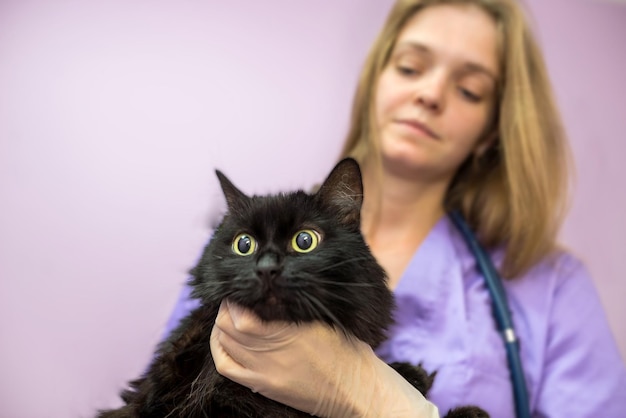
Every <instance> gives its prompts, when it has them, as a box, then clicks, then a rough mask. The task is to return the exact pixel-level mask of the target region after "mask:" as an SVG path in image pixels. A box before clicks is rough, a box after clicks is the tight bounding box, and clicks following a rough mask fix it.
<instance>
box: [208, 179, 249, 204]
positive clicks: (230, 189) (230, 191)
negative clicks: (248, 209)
mask: <svg viewBox="0 0 626 418" xmlns="http://www.w3.org/2000/svg"><path fill="white" fill-rule="evenodd" d="M215 174H216V175H217V179H218V180H219V181H220V186H221V187H222V192H223V193H224V197H225V198H226V204H227V205H228V209H230V210H231V211H232V210H233V209H234V208H236V207H239V206H240V204H241V203H242V202H244V201H247V200H248V196H246V195H245V194H243V192H242V191H241V190H239V189H238V188H237V187H235V185H234V184H233V183H232V182H231V181H230V180H228V178H227V177H226V176H225V175H224V174H223V173H222V172H221V171H220V170H215Z"/></svg>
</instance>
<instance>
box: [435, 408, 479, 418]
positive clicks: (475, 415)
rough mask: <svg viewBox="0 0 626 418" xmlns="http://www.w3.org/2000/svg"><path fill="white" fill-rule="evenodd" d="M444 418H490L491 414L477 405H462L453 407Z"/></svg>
mask: <svg viewBox="0 0 626 418" xmlns="http://www.w3.org/2000/svg"><path fill="white" fill-rule="evenodd" d="M443 418H489V414H488V413H487V412H485V411H483V410H482V409H480V408H478V407H477V406H462V407H459V408H454V409H451V410H450V411H449V412H448V413H447V414H446V416H445V417H443Z"/></svg>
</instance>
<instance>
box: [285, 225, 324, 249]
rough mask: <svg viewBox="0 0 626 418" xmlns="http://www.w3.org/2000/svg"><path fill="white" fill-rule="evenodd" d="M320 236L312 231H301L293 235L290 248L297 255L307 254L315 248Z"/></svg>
mask: <svg viewBox="0 0 626 418" xmlns="http://www.w3.org/2000/svg"><path fill="white" fill-rule="evenodd" d="M319 242H320V236H319V234H318V233H317V232H315V231H313V230H312V229H303V230H301V231H298V232H296V233H295V235H294V236H293V238H292V239H291V247H292V248H293V249H294V250H295V251H297V252H299V253H308V252H311V251H313V250H314V249H315V248H317V245H318V244H319Z"/></svg>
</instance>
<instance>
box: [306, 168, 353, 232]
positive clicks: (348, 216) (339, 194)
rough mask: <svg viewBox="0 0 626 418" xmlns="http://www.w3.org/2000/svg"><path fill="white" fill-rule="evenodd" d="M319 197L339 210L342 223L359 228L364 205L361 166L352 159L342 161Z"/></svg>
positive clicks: (319, 193) (329, 176)
mask: <svg viewBox="0 0 626 418" xmlns="http://www.w3.org/2000/svg"><path fill="white" fill-rule="evenodd" d="M317 196H319V198H320V199H321V200H322V201H323V202H325V203H327V204H329V205H332V206H335V207H336V208H337V210H338V214H339V218H340V220H341V222H342V223H344V224H347V225H352V226H356V227H357V228H358V227H359V224H360V221H361V205H362V204H363V180H362V179H361V169H360V168H359V164H358V163H357V162H356V161H355V160H354V159H352V158H346V159H343V160H341V161H340V162H339V163H338V164H337V165H336V166H335V168H333V171H331V173H330V174H329V175H328V177H327V178H326V180H325V181H324V183H323V184H322V185H321V187H320V189H319V191H318V192H317Z"/></svg>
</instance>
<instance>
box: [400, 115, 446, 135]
mask: <svg viewBox="0 0 626 418" xmlns="http://www.w3.org/2000/svg"><path fill="white" fill-rule="evenodd" d="M396 123H399V124H401V125H405V126H408V127H409V128H411V129H414V130H416V131H418V132H420V133H422V134H423V135H426V136H428V137H431V138H433V139H439V135H437V134H436V133H435V132H433V131H432V130H431V129H430V128H429V127H428V126H426V125H425V124H423V123H421V122H419V121H417V120H414V119H398V120H396Z"/></svg>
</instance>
